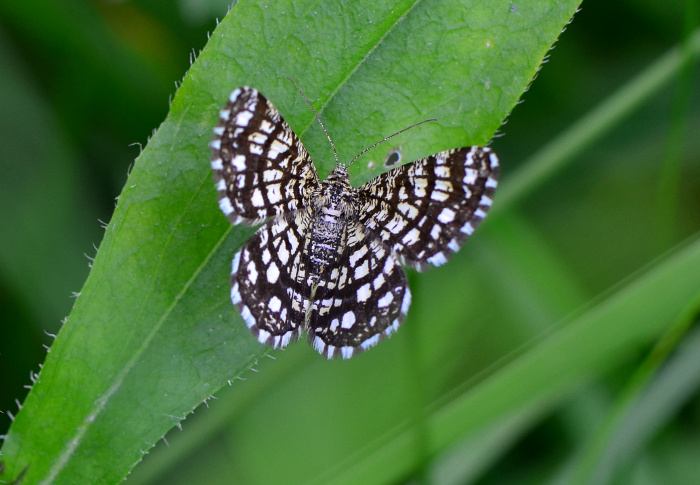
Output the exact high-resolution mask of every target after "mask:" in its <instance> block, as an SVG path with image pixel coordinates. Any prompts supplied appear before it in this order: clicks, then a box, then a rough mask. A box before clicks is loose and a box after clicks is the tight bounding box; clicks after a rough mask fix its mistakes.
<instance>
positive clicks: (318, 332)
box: [210, 87, 499, 359]
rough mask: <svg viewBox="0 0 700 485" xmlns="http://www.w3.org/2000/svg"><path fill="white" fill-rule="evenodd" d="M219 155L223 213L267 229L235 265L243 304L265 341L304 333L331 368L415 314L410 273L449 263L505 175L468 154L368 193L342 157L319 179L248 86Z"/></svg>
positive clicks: (484, 153) (220, 137)
mask: <svg viewBox="0 0 700 485" xmlns="http://www.w3.org/2000/svg"><path fill="white" fill-rule="evenodd" d="M302 94H303V93H302ZM312 109H313V107H312ZM314 113H315V114H316V112H315V111H314ZM317 118H318V115H317ZM318 120H319V122H321V120H320V118H318ZM321 126H322V127H323V129H324V131H325V127H324V126H323V123H322V122H321ZM409 128H410V127H409ZM399 133H400V132H399ZM392 136H394V135H392ZM386 139H388V138H385V139H384V140H386ZM384 140H382V141H384ZM329 141H330V137H329ZM380 143H381V142H380ZM331 145H332V141H331ZM374 146H376V144H375V145H372V147H374ZM210 147H211V149H212V159H211V160H212V161H211V166H212V169H213V172H214V178H215V182H216V188H217V190H218V193H219V207H220V208H221V210H222V211H223V213H224V214H225V215H226V216H227V217H228V219H229V220H230V221H231V222H232V223H233V224H239V223H247V224H257V223H260V222H263V225H262V227H260V229H258V231H257V232H256V233H255V234H254V235H253V236H252V237H251V238H250V239H249V240H248V242H246V243H245V244H244V245H243V246H242V247H241V248H240V250H239V251H238V252H237V253H236V254H235V255H234V258H233V265H232V269H231V299H232V301H233V303H234V304H235V305H236V307H238V309H239V310H240V312H241V316H242V317H243V319H244V320H245V322H246V324H247V326H248V327H249V328H250V330H251V331H252V333H253V334H254V335H255V336H256V337H257V339H258V340H259V341H260V342H261V343H264V344H266V345H269V346H270V347H273V348H283V347H285V346H287V345H288V344H289V343H290V342H292V341H294V340H296V339H297V338H299V336H300V335H301V334H302V333H304V332H306V333H307V334H308V338H309V342H310V343H311V344H312V345H313V347H314V348H315V349H316V350H317V351H318V352H319V353H321V354H322V355H323V356H325V357H327V358H334V357H342V358H346V359H347V358H350V357H352V356H353V355H355V354H357V353H358V352H360V351H363V350H366V349H368V348H370V347H372V346H374V345H376V343H377V342H378V341H379V340H380V339H382V338H384V337H387V336H389V335H391V334H392V333H394V332H395V331H396V330H397V329H398V327H399V325H400V324H401V323H402V322H403V320H404V319H405V317H406V314H407V313H408V309H409V307H410V304H411V292H410V290H409V288H408V284H407V280H406V274H405V273H404V270H403V269H402V268H401V264H404V265H406V266H411V267H413V268H416V269H417V270H419V271H420V270H424V269H426V268H427V267H429V266H431V265H433V266H438V265H441V264H443V263H445V262H446V261H447V260H448V259H449V257H450V256H451V255H452V254H454V253H455V252H456V251H457V250H459V248H460V247H461V246H462V244H464V242H465V240H466V239H467V238H468V237H469V236H470V235H471V234H472V233H473V231H474V229H475V228H476V227H477V225H478V224H479V223H480V222H481V221H482V220H483V219H484V217H485V216H486V213H487V212H488V210H489V208H490V207H491V202H492V200H493V193H494V190H495V188H496V185H497V181H498V173H499V165H498V158H497V157H496V155H495V154H494V153H493V151H491V150H490V149H489V148H487V147H465V148H457V149H453V150H447V151H444V152H440V153H437V154H435V155H432V156H429V157H426V158H423V159H420V160H417V161H415V162H413V163H409V164H406V165H402V166H400V167H397V168H395V169H393V170H391V171H389V172H386V173H384V174H382V175H380V176H378V177H376V178H375V179H373V180H370V181H369V182H367V183H366V184H364V185H362V186H361V187H359V188H354V187H352V186H351V185H350V176H349V174H348V170H347V167H348V165H349V164H347V165H343V164H340V163H338V162H337V155H336V167H335V168H334V169H333V170H332V171H331V173H330V174H329V176H328V178H327V179H326V180H323V181H321V180H320V179H319V177H318V174H317V172H316V168H315V167H314V164H313V162H312V161H311V158H310V157H309V155H308V152H307V151H306V149H305V148H304V146H303V145H302V144H301V141H300V140H299V138H298V137H297V135H296V134H295V133H294V132H293V131H292V129H291V128H290V127H289V125H288V124H287V123H286V122H285V121H284V119H282V117H281V115H280V114H279V112H278V111H277V109H276V108H275V107H274V106H273V105H272V104H271V103H270V102H268V101H267V99H265V97H263V96H262V95H261V94H260V93H259V92H258V91H257V90H255V89H253V88H249V87H241V88H238V89H236V90H234V91H233V92H232V93H231V95H230V97H229V102H228V103H227V105H226V106H225V108H224V109H223V110H222V111H221V112H220V119H219V124H218V125H217V126H216V128H215V129H214V139H213V141H212V142H211V143H210ZM372 147H370V148H372ZM368 149H369V148H368ZM333 150H334V152H335V147H334V146H333ZM365 151H366V150H365ZM362 153H364V151H363V152H362ZM358 156H359V155H358ZM355 159H357V157H356V158H355ZM353 161H354V160H353ZM350 163H352V162H350Z"/></svg>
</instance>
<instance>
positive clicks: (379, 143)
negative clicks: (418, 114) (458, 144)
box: [347, 118, 437, 167]
mask: <svg viewBox="0 0 700 485" xmlns="http://www.w3.org/2000/svg"><path fill="white" fill-rule="evenodd" d="M430 121H437V118H429V119H427V120H423V121H419V122H418V123H413V124H412V125H411V126H407V127H406V128H404V129H403V130H399V131H397V132H396V133H394V134H393V135H389V136H387V137H386V138H384V139H383V140H380V141H378V142H377V143H375V144H374V145H371V146H368V147H367V148H365V149H364V150H362V151H361V152H360V153H358V154H357V155H356V156H355V158H353V159H352V160H350V163H348V164H347V166H348V167H349V166H350V165H352V164H353V163H354V162H355V160H357V159H358V158H360V157H361V156H362V155H364V154H365V153H367V152H368V151H370V150H371V149H372V148H374V147H376V146H377V145H381V144H382V143H384V142H385V141H387V140H388V139H390V138H394V137H395V136H396V135H400V134H401V133H403V132H404V131H407V130H410V129H411V128H415V127H416V126H418V125H422V124H423V123H428V122H430Z"/></svg>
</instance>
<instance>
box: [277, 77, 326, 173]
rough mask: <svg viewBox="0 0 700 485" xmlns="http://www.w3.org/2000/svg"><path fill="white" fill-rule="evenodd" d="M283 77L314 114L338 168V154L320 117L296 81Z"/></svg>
mask: <svg viewBox="0 0 700 485" xmlns="http://www.w3.org/2000/svg"><path fill="white" fill-rule="evenodd" d="M284 77H286V78H287V79H288V80H289V81H290V82H291V83H292V84H294V87H296V88H297V91H299V94H301V95H302V97H303V98H304V101H306V104H308V105H309V108H311V111H313V112H314V115H315V116H316V120H317V121H318V124H319V125H321V128H323V132H324V133H325V134H326V138H328V143H330V144H331V148H333V156H334V157H335V165H336V166H339V165H340V162H339V161H338V152H337V151H336V149H335V145H334V144H333V140H331V136H330V135H329V134H328V130H326V126H325V125H324V124H323V121H321V117H320V116H319V115H318V113H317V112H316V110H315V109H314V107H313V105H312V104H311V101H309V98H307V97H306V95H305V94H304V91H302V90H301V88H300V87H299V85H298V84H297V83H296V81H295V80H294V79H292V78H291V77H289V76H284Z"/></svg>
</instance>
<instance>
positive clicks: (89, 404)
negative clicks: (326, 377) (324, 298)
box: [2, 0, 578, 484]
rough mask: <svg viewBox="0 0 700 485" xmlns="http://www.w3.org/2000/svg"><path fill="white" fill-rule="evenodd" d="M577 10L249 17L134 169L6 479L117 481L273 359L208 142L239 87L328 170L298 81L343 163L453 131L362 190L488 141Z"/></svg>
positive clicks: (388, 10) (415, 8)
mask: <svg viewBox="0 0 700 485" xmlns="http://www.w3.org/2000/svg"><path fill="white" fill-rule="evenodd" d="M577 5H578V2H577V1H571V0H569V1H565V2H555V1H542V0H537V1H536V0H530V1H524V2H519V3H518V5H517V8H515V7H509V6H507V5H504V4H488V3H487V4H485V3H483V2H476V1H467V0H465V1H461V2H458V1H445V2H440V3H437V2H427V1H423V2H420V1H402V2H399V3H396V2H388V1H381V0H380V1H372V2H369V1H366V2H365V1H362V2H358V1H353V2H346V3H345V4H337V3H336V4H322V3H321V4H319V3H317V2H291V1H283V2H275V3H274V6H271V5H268V6H261V5H259V4H258V3H257V2H245V1H241V2H239V3H238V4H236V6H235V7H234V8H233V9H232V11H231V14H230V15H228V16H227V18H226V19H225V20H224V21H223V22H222V24H221V25H220V26H219V27H218V28H217V29H216V30H215V31H214V33H213V34H212V36H211V40H210V42H209V44H208V45H207V47H206V48H205V50H204V51H203V52H202V53H201V55H200V56H199V59H198V60H197V61H196V62H195V63H194V64H193V66H192V68H191V69H190V71H189V72H188V74H187V76H186V77H185V79H184V81H183V84H182V86H181V88H180V89H179V90H178V92H177V95H176V96H175V98H174V99H173V102H172V106H171V110H170V113H169V114H168V117H167V118H166V120H165V121H164V122H163V124H162V125H161V126H160V128H159V129H158V131H157V132H156V134H155V135H154V136H153V138H152V139H151V141H150V142H149V144H148V146H147V147H146V149H145V150H144V152H143V153H142V154H141V156H140V157H139V158H138V160H137V162H136V165H135V166H134V170H133V172H132V173H131V175H130V177H129V180H128V182H127V184H126V187H125V188H124V191H123V192H122V194H121V196H120V198H119V203H118V206H117V209H116V211H115V214H114V217H113V219H112V221H111V222H110V224H109V227H108V229H107V231H106V233H105V238H104V240H103V242H102V244H101V247H100V250H99V252H98V255H97V258H96V260H95V263H94V265H93V269H92V271H91V273H90V276H89V278H88V280H87V282H86V283H85V286H84V288H83V290H82V292H81V296H80V297H79V298H78V299H77V301H76V303H75V306H74V308H73V311H72V312H71V314H70V316H69V318H68V321H67V323H66V324H65V325H64V327H63V328H62V330H61V332H60V333H59V335H58V337H57V339H56V341H55V343H54V345H53V346H52V348H51V352H50V354H49V355H48V357H47V360H46V363H45V365H44V367H43V369H42V372H41V375H40V378H39V380H38V382H37V383H36V385H35V386H34V388H33V389H32V391H31V392H30V394H29V396H28V397H27V400H26V401H25V403H24V405H23V409H22V411H21V412H20V413H19V414H18V416H17V417H16V420H15V421H14V423H13V424H12V427H11V429H10V432H9V433H8V435H7V438H6V440H5V443H4V446H3V449H2V452H3V461H4V462H5V476H6V477H10V478H11V477H16V476H17V475H18V474H19V473H20V471H21V470H22V469H24V468H25V467H28V468H27V472H26V476H25V482H26V483H95V484H102V483H118V482H119V481H121V480H122V479H123V478H124V477H125V476H126V474H127V473H128V472H129V470H130V469H131V468H133V466H134V465H135V464H136V463H137V462H138V461H139V460H140V459H141V457H142V455H143V453H144V452H145V451H147V450H148V449H149V448H151V447H152V446H153V444H154V443H155V442H156V441H158V440H159V439H160V437H161V436H163V435H164V433H165V432H166V431H168V430H169V429H170V428H172V427H173V426H175V425H177V424H178V423H179V422H180V421H181V420H182V419H184V417H185V416H186V415H187V414H188V413H190V412H191V411H192V410H193V409H194V408H195V407H196V406H197V405H198V404H200V403H201V402H202V401H203V400H205V399H207V398H208V397H210V396H211V395H212V393H214V392H215V391H216V390H218V389H219V388H221V387H222V386H223V385H224V384H225V383H226V381H227V380H228V379H231V378H233V377H236V376H239V375H240V374H241V373H243V372H244V371H245V370H247V369H249V368H250V367H251V366H253V365H254V364H255V362H256V361H257V360H258V359H259V358H260V357H261V356H263V355H265V354H266V352H267V351H266V350H265V349H264V348H263V347H262V346H261V345H259V344H258V343H257V342H256V341H255V339H254V338H252V337H251V336H250V335H249V334H248V331H247V329H246V328H245V325H244V324H243V322H242V321H241V319H240V316H239V315H238V314H237V313H236V312H235V310H234V309H233V307H232V306H231V304H230V302H229V299H228V272H229V268H228V267H229V264H230V258H231V255H232V254H233V252H234V251H235V249H236V248H237V247H238V246H240V244H242V243H243V242H244V241H245V240H246V238H247V237H248V236H249V235H250V234H251V229H249V228H234V229H232V228H231V227H230V226H229V225H228V223H227V222H226V221H225V219H224V217H223V216H222V215H221V213H220V212H219V210H218V207H217V204H216V196H215V191H214V187H213V183H212V181H211V172H210V169H209V164H208V148H207V143H208V141H209V139H210V137H211V128H212V126H214V124H215V123H216V118H217V113H218V109H219V107H220V106H221V105H222V104H223V103H224V101H225V99H226V97H227V95H228V92H229V91H230V90H231V89H232V88H234V87H236V86H239V85H242V84H248V85H252V86H255V87H256V88H258V89H259V90H260V91H261V92H263V93H264V94H265V95H266V96H267V97H268V98H269V99H270V100H272V101H273V102H274V103H275V105H276V106H277V107H278V108H279V109H280V111H281V112H282V113H283V115H284V116H285V118H286V119H287V121H288V122H289V123H290V125H291V126H292V128H293V129H295V131H296V132H297V133H298V134H299V135H300V136H301V138H302V139H303V141H304V143H305V145H306V147H307V148H308V149H309V152H310V153H311V155H312V157H313V158H314V160H316V163H317V166H318V167H319V169H320V172H321V173H322V174H324V173H325V172H327V171H328V170H329V168H330V167H331V166H332V164H333V158H332V156H331V151H330V147H329V146H328V144H327V141H326V140H325V138H324V136H323V133H322V131H321V130H320V128H319V127H318V126H317V124H315V122H314V119H313V115H312V113H310V111H309V110H308V108H307V107H306V106H305V104H304V102H303V100H301V99H300V98H299V96H298V95H297V93H296V92H295V90H294V88H293V86H291V84H290V83H289V82H288V81H286V80H285V79H284V77H283V76H285V75H287V76H290V77H292V78H294V79H295V80H296V81H297V82H298V83H299V84H300V85H301V86H302V88H303V89H304V90H305V92H306V94H307V95H308V96H309V97H310V98H311V99H312V100H314V105H315V106H316V108H317V109H318V110H319V111H320V112H321V115H322V116H323V118H324V121H325V123H326V125H327V127H328V130H329V132H330V133H331V135H332V136H333V137H334V139H335V140H336V145H337V146H338V148H339V154H340V157H341V160H349V159H350V158H352V156H353V155H354V154H355V153H357V152H359V151H360V150H361V149H362V148H364V147H366V146H368V145H369V144H371V143H372V142H374V141H377V140H378V139H381V138H382V137H383V136H385V135H387V134H390V133H392V132H395V131H397V130H399V129H401V128H403V127H405V126H407V125H409V124H411V123H414V122H416V121H420V120H422V119H425V118H431V117H435V118H438V119H439V122H438V123H434V124H428V125H424V126H422V127H420V128H419V129H415V130H413V131H411V133H410V135H409V134H406V135H402V136H400V137H397V138H396V139H392V142H394V141H395V143H388V144H385V145H383V146H382V148H381V149H376V150H374V151H373V152H371V153H370V154H368V155H366V156H365V157H363V158H362V159H361V160H360V161H359V162H358V163H357V164H356V165H355V166H354V167H353V169H354V176H355V178H354V181H355V183H359V182H362V181H364V180H367V179H368V178H370V177H372V176H374V175H376V174H377V173H379V172H380V171H381V170H382V168H381V165H382V163H381V162H382V161H383V159H384V156H385V155H386V154H387V153H388V152H389V151H390V150H391V149H392V148H395V147H401V151H402V155H403V158H404V160H411V159H415V158H418V157H420V156H425V155H428V154H430V153H434V152H437V151H439V150H443V149H447V148H451V147H456V146H463V145H468V144H484V143H485V142H487V141H488V140H489V139H490V138H491V136H492V135H493V133H494V132H495V130H496V129H497V128H498V127H499V126H500V124H501V122H502V121H503V119H504V118H505V116H506V115H507V114H508V113H509V112H510V110H511V109H512V108H513V106H514V105H515V103H516V101H517V99H518V98H519V96H520V95H521V93H522V92H523V91H524V89H525V88H526V86H527V84H528V83H529V81H530V79H531V78H532V76H533V75H534V73H535V71H536V69H537V67H538V66H539V64H540V62H541V61H542V58H543V56H544V55H545V54H546V52H547V51H548V50H549V48H550V47H551V45H552V43H553V42H554V41H555V40H556V38H557V36H558V35H559V33H560V32H561V29H562V27H563V26H564V25H565V24H566V22H567V21H568V20H569V19H570V17H571V15H572V14H573V12H574V11H575V9H576V7H577ZM370 162H373V163H371V164H370ZM426 305H427V304H426ZM417 306H419V305H417ZM297 347H299V348H301V346H297ZM298 351H301V350H298ZM303 351H305V352H310V351H309V350H308V349H304V350H303ZM290 354H291V352H290ZM314 358H317V357H316V356H314ZM363 362H366V363H367V362H371V360H364V361H363ZM324 364H325V363H324ZM340 365H342V363H338V362H334V363H328V365H327V367H326V369H328V370H333V371H335V372H338V371H339V369H342V367H340ZM350 365H352V364H348V365H346V367H345V369H351V368H352V367H350ZM365 365H366V364H365ZM370 372H371V371H370ZM251 424H252V423H251Z"/></svg>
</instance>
